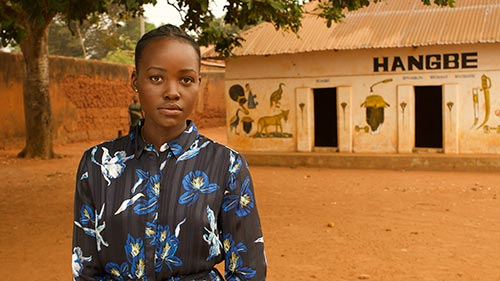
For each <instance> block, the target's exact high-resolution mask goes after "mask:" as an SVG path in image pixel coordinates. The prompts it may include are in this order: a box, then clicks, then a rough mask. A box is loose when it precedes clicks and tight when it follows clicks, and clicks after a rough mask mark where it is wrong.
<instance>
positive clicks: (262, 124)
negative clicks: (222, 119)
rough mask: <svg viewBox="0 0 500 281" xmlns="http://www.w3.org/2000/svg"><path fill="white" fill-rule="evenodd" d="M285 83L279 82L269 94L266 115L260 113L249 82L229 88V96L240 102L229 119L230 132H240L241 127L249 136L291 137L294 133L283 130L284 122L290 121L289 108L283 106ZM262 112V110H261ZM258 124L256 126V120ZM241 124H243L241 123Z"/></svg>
mask: <svg viewBox="0 0 500 281" xmlns="http://www.w3.org/2000/svg"><path fill="white" fill-rule="evenodd" d="M284 86H285V84H284V83H279V84H278V86H277V89H276V90H274V91H273V92H272V93H271V94H270V96H269V109H268V110H266V113H267V114H266V115H259V114H258V113H257V111H256V109H257V108H258V107H259V102H258V101H257V95H256V94H254V93H253V92H252V88H251V87H250V84H249V83H246V84H245V87H243V86H241V85H239V84H234V85H232V86H231V87H230V88H229V97H230V98H231V100H233V101H234V102H236V103H237V104H238V108H237V109H236V111H235V113H234V115H233V116H232V117H231V119H230V120H229V128H230V132H231V133H234V134H235V135H239V134H240V127H241V128H242V130H243V132H244V133H245V135H246V136H248V137H253V138H291V137H292V136H293V135H292V134H291V133H287V132H284V131H283V122H287V121H288V115H289V112H290V110H289V109H282V108H281V99H282V97H283V89H284ZM259 112H261V110H259ZM255 120H257V123H256V124H257V125H256V126H254V121H255ZM240 124H241V125H240Z"/></svg>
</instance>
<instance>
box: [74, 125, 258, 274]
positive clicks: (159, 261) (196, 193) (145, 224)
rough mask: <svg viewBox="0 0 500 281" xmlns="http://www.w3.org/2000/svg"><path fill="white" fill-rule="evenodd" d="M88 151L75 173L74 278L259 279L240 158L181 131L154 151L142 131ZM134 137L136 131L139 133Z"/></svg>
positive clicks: (249, 190) (253, 213)
mask: <svg viewBox="0 0 500 281" xmlns="http://www.w3.org/2000/svg"><path fill="white" fill-rule="evenodd" d="M140 129H141V125H139V126H138V127H137V128H136V130H135V131H134V132H132V133H131V134H130V135H127V136H125V137H122V138H118V139H115V140H112V141H109V142H105V143H102V144H99V145H97V146H95V147H93V148H91V149H89V150H87V151H86V152H85V153H84V154H83V157H82V159H81V162H80V165H79V167H78V172H77V183H76V192H75V214H74V229H73V258H72V268H73V278H74V279H75V280H130V279H134V280H224V279H222V277H221V275H219V273H218V272H217V270H215V269H214V265H215V264H217V263H220V262H222V261H223V260H224V261H225V274H224V276H225V280H265V278H266V277H265V276H266V259H265V255H264V240H263V237H262V231H261V225H260V220H259V215H258V212H257V207H256V204H255V197H254V193H253V184H252V179H251V177H250V173H249V170H248V166H247V163H246V161H245V160H244V158H243V157H242V155H240V154H238V153H237V152H236V151H234V150H231V149H230V148H228V147H226V146H224V145H221V144H218V143H216V142H214V141H212V140H210V139H208V138H206V137H205V136H202V135H200V134H199V133H198V130H197V128H196V126H195V125H194V124H193V123H192V122H190V121H188V127H187V129H186V130H185V131H184V132H183V133H182V134H181V135H180V136H179V137H178V138H176V139H174V140H172V141H169V142H167V143H165V144H164V145H162V147H161V148H160V151H157V150H156V149H155V148H154V146H153V145H151V144H148V143H145V142H144V141H143V139H142V137H140ZM136 136H139V137H136Z"/></svg>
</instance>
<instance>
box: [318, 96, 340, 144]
mask: <svg viewBox="0 0 500 281" xmlns="http://www.w3.org/2000/svg"><path fill="white" fill-rule="evenodd" d="M313 95H314V146H315V147H337V146H338V137H337V89H336V88H321V89H314V90H313Z"/></svg>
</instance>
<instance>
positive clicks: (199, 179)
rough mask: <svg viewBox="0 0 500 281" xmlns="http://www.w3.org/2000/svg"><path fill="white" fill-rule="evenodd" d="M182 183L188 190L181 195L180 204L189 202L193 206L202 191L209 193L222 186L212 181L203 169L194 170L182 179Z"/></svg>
mask: <svg viewBox="0 0 500 281" xmlns="http://www.w3.org/2000/svg"><path fill="white" fill-rule="evenodd" d="M182 185H183V186H184V189H185V190H186V192H185V193H184V194H182V195H181V196H180V197H179V204H188V206H192V205H193V204H194V203H195V202H196V200H198V196H199V194H200V192H201V193H203V194H208V193H212V192H214V191H216V190H217V189H219V188H220V187H219V186H218V185H217V184H216V183H210V180H209V178H208V176H207V174H205V172H203V171H192V172H190V173H189V174H187V175H186V176H185V177H184V179H183V180H182Z"/></svg>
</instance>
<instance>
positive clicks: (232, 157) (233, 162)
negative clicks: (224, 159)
mask: <svg viewBox="0 0 500 281" xmlns="http://www.w3.org/2000/svg"><path fill="white" fill-rule="evenodd" d="M240 169H241V158H240V157H237V154H236V153H235V152H233V151H230V152H229V178H228V179H227V183H228V185H229V188H230V189H231V190H234V189H235V188H236V177H237V176H238V173H239V172H240Z"/></svg>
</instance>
